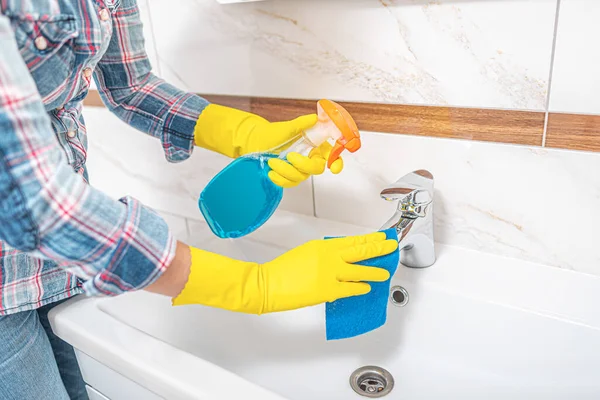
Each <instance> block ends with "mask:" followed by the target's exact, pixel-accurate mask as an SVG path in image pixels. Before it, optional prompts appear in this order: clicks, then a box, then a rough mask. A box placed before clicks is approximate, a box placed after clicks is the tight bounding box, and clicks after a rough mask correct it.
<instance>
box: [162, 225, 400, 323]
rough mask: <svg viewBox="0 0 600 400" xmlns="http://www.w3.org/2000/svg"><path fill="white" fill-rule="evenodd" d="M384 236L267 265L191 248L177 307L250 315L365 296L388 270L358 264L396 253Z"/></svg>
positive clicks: (320, 246)
mask: <svg viewBox="0 0 600 400" xmlns="http://www.w3.org/2000/svg"><path fill="white" fill-rule="evenodd" d="M397 248H398V242H396V241H395V240H386V236H385V233H382V232H377V233H373V234H369V235H364V236H350V237H345V238H339V239H329V240H315V241H312V242H308V243H306V244H304V245H302V246H300V247H297V248H295V249H293V250H291V251H289V252H287V253H285V254H283V255H282V256H280V257H278V258H276V259H275V260H273V261H270V262H268V263H265V264H256V263H250V262H244V261H237V260H233V259H230V258H228V257H224V256H221V255H218V254H214V253H209V252H206V251H203V250H199V249H194V248H192V249H191V256H192V266H191V270H190V275H189V278H188V282H187V284H186V285H185V287H184V289H183V290H182V292H181V293H180V294H179V295H178V296H177V297H175V298H174V299H173V305H176V306H177V305H184V304H203V305H207V306H212V307H218V308H223V309H226V310H231V311H238V312H244V313H249V314H264V313H270V312H278V311H286V310H293V309H297V308H301V307H306V306H312V305H316V304H320V303H323V302H326V301H334V300H337V299H340V298H343V297H350V296H357V295H362V294H366V293H368V292H369V291H370V290H371V286H370V285H369V284H368V283H365V282H383V281H386V280H387V279H389V277H390V276H389V272H388V271H387V270H385V269H381V268H374V267H364V266H359V265H354V264H353V263H356V262H359V261H363V260H367V259H370V258H373V257H378V256H382V255H385V254H389V253H391V252H393V251H395V250H396V249H397Z"/></svg>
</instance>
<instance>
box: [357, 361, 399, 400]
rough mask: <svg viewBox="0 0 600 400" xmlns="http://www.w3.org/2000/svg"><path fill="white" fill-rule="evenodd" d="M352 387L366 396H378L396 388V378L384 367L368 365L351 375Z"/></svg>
mask: <svg viewBox="0 0 600 400" xmlns="http://www.w3.org/2000/svg"><path fill="white" fill-rule="evenodd" d="M350 386H351V387H352V389H353V390H354V391H355V392H356V393H358V394H360V395H361V396H364V397H370V398H377V397H383V396H385V395H387V394H389V393H390V392H391V391H392V389H393V388H394V378H393V377H392V375H391V374H390V373H389V372H388V371H386V370H385V369H383V368H380V367H375V366H366V367H362V368H359V369H357V370H356V371H354V372H353V373H352V375H351V376H350Z"/></svg>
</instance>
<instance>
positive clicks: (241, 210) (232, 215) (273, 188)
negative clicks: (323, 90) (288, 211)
mask: <svg viewBox="0 0 600 400" xmlns="http://www.w3.org/2000/svg"><path fill="white" fill-rule="evenodd" d="M317 115H318V122H317V123H316V124H315V126H313V127H312V128H310V129H307V130H306V131H304V132H302V133H301V134H300V135H298V136H297V137H295V138H293V139H292V140H291V141H289V142H287V143H285V144H283V145H281V146H279V147H278V148H276V149H272V150H268V151H266V152H262V153H253V154H247V155H245V156H242V157H240V158H237V159H235V160H234V161H232V162H231V163H230V164H229V165H228V166H227V167H225V168H224V169H223V170H222V171H221V172H219V173H218V174H217V175H216V176H215V177H214V178H213V179H212V180H211V181H210V182H209V183H208V185H206V187H205V188H204V190H203V191H202V193H201V194H200V199H199V202H198V205H199V207H200V211H201V212H202V214H203V215H204V218H205V220H206V222H207V223H208V225H209V227H210V229H211V230H212V231H213V233H214V234H215V235H217V236H218V237H220V238H230V239H231V238H239V237H242V236H245V235H247V234H249V233H251V232H254V231H255V230H256V229H258V228H259V227H261V226H262V225H263V224H264V223H265V222H266V221H267V220H268V219H269V218H270V217H271V215H273V213H274V212H275V210H276V209H277V207H278V206H279V203H280V202H281V199H282V198H283V188H281V187H279V186H277V185H275V184H274V183H273V182H272V181H271V180H270V179H269V177H268V173H269V166H268V164H267V163H268V160H269V159H270V158H274V157H278V158H280V159H284V160H285V158H286V156H287V154H289V153H291V152H296V153H300V154H303V155H308V154H309V153H310V151H311V150H312V149H314V148H317V147H319V146H320V145H321V144H323V143H325V142H326V141H328V140H330V141H333V142H334V144H333V148H332V150H331V153H330V155H329V158H328V160H327V167H328V168H329V167H331V164H332V163H333V162H334V161H335V160H337V159H338V158H339V156H340V155H341V153H342V152H343V151H344V150H348V151H350V152H351V153H354V152H355V151H357V150H358V149H360V146H361V142H360V135H359V132H358V128H357V126H356V123H355V122H354V120H353V119H352V117H351V116H350V114H349V113H348V112H347V111H346V110H345V109H344V108H343V107H342V106H340V105H339V104H336V103H334V102H333V101H330V100H319V101H318V102H317Z"/></svg>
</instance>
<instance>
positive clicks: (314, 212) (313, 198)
mask: <svg viewBox="0 0 600 400" xmlns="http://www.w3.org/2000/svg"><path fill="white" fill-rule="evenodd" d="M310 185H311V194H312V206H313V217H315V218H317V195H316V194H315V177H314V176H311V177H310Z"/></svg>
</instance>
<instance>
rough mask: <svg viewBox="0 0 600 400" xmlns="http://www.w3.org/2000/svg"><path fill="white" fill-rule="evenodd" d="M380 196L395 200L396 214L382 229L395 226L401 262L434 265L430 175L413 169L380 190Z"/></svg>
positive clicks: (408, 264)
mask: <svg viewBox="0 0 600 400" xmlns="http://www.w3.org/2000/svg"><path fill="white" fill-rule="evenodd" d="M381 198H382V199H384V200H387V201H397V202H398V207H397V209H396V213H395V214H394V216H393V217H392V218H390V219H389V220H388V221H387V222H386V223H385V224H384V225H383V226H382V227H381V229H382V230H384V229H390V228H396V232H397V233H398V242H399V247H400V262H401V263H402V264H404V265H405V266H407V267H411V268H425V267H429V266H431V265H433V264H434V263H435V244H434V243H435V242H434V236H433V175H432V174H431V173H430V172H429V171H425V170H418V171H414V172H412V173H410V174H408V175H405V176H403V177H402V178H400V179H398V180H397V181H396V182H395V183H393V184H391V185H390V186H388V187H387V188H385V189H383V190H382V191H381Z"/></svg>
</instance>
